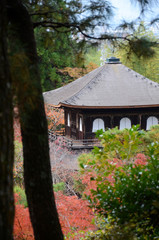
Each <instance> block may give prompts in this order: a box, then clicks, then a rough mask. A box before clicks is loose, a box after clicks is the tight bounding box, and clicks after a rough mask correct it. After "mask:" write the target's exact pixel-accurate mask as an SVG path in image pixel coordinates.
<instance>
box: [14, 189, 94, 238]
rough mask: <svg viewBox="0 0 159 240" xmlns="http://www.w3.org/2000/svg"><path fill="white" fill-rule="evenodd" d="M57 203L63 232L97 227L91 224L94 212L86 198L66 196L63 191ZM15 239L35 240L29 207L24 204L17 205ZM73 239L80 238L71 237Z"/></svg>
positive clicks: (58, 194) (16, 196)
mask: <svg viewBox="0 0 159 240" xmlns="http://www.w3.org/2000/svg"><path fill="white" fill-rule="evenodd" d="M17 200H18V195H17V194H15V202H17ZM56 205H57V209H58V214H59V218H60V223H61V226H62V230H63V233H64V234H65V235H67V234H68V233H73V232H78V231H82V230H83V231H88V230H93V229H95V227H94V225H93V224H91V222H92V220H93V218H94V214H93V211H92V210H91V209H90V208H89V207H88V202H87V201H86V200H82V199H78V198H77V197H76V196H65V195H63V194H62V193H61V192H58V193H56ZM14 239H15V240H22V239H23V240H24V239H27V240H33V239H34V235H33V229H32V225H31V222H30V217H29V211H28V208H24V207H23V205H16V206H15V220H14ZM71 239H79V235H78V238H76V237H73V236H72V237H71Z"/></svg>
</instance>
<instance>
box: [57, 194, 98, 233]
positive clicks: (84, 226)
mask: <svg viewBox="0 0 159 240" xmlns="http://www.w3.org/2000/svg"><path fill="white" fill-rule="evenodd" d="M56 204H57V209H58V213H59V217H60V222H61V226H62V230H63V232H64V234H66V235H67V234H68V233H70V232H74V231H75V230H76V232H78V231H81V230H85V231H88V230H93V229H94V228H95V227H94V225H93V224H92V223H91V222H92V220H93V218H94V214H93V211H92V210H91V209H90V208H89V207H88V202H87V201H86V200H83V199H78V198H77V197H76V196H65V195H63V194H62V193H60V192H58V193H57V194H56Z"/></svg>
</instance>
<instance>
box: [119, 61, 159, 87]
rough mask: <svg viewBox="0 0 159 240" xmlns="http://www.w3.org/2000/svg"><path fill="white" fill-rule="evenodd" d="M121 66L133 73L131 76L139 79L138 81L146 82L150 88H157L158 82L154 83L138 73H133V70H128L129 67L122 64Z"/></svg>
mask: <svg viewBox="0 0 159 240" xmlns="http://www.w3.org/2000/svg"><path fill="white" fill-rule="evenodd" d="M122 66H123V67H124V68H126V69H127V71H130V72H131V73H133V75H134V76H136V78H138V77H139V78H140V80H142V81H146V82H147V83H149V84H150V85H151V86H153V87H159V83H158V82H155V81H152V80H150V79H149V78H147V77H145V76H143V75H142V74H140V73H138V72H135V71H134V70H133V69H131V68H129V67H127V66H125V65H123V64H122Z"/></svg>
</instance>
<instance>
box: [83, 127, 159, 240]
mask: <svg viewBox="0 0 159 240" xmlns="http://www.w3.org/2000/svg"><path fill="white" fill-rule="evenodd" d="M156 128H157V129H158V127H154V128H152V130H151V131H152V132H153V131H154V129H156ZM137 129H138V126H133V127H132V128H131V129H124V130H122V131H121V130H118V129H117V128H115V129H112V130H109V131H106V132H105V133H103V132H101V131H99V132H97V135H98V137H99V139H100V140H101V143H102V146H103V149H99V148H95V149H94V157H93V159H91V160H89V161H88V162H85V165H87V168H82V170H83V169H84V174H86V175H87V174H88V172H92V173H93V175H95V177H94V178H92V179H90V181H95V182H96V188H95V189H92V190H91V194H90V195H87V196H86V197H87V199H88V200H89V202H90V206H91V207H93V208H95V210H96V211H97V212H98V213H100V215H101V217H102V221H103V220H104V221H105V224H104V225H102V226H100V228H99V230H98V231H97V232H96V233H91V235H90V236H89V238H88V239H101V240H102V239H147V236H148V237H150V239H153V238H154V237H157V236H159V227H158V221H159V217H158V216H159V200H158V199H159V141H158V140H159V138H158V137H157V136H158V135H155V133H154V132H153V133H151V134H152V135H151V134H150V132H151V131H149V132H147V133H146V132H144V131H139V130H137ZM145 135H151V139H152V138H153V136H155V139H157V141H155V142H151V144H149V145H148V146H147V145H145V144H143V146H142V140H143V139H144V138H145ZM141 151H144V153H145V155H143V154H141V153H140V154H139V152H141ZM136 154H138V155H136ZM85 159H86V157H85ZM82 167H83V166H82ZM81 173H82V172H81ZM127 234H128V235H127Z"/></svg>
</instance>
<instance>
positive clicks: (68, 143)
mask: <svg viewBox="0 0 159 240" xmlns="http://www.w3.org/2000/svg"><path fill="white" fill-rule="evenodd" d="M48 133H49V140H50V141H55V140H59V143H58V144H61V145H62V146H65V147H67V148H72V149H73V148H74V149H80V148H93V147H94V146H98V147H101V144H100V141H99V140H98V139H81V140H75V139H70V138H67V137H65V136H61V135H58V134H55V132H52V131H50V130H49V132H48Z"/></svg>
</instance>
